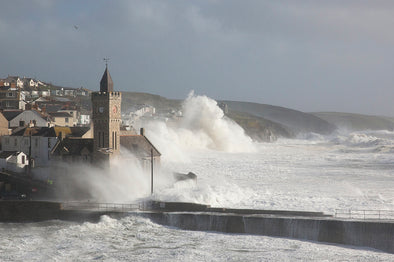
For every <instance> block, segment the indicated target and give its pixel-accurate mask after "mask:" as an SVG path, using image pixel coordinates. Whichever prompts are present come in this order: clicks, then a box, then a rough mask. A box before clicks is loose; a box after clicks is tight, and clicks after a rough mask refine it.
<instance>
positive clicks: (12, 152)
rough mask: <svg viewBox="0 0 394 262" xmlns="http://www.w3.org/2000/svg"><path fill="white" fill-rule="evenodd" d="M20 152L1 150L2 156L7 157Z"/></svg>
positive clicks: (0, 156)
mask: <svg viewBox="0 0 394 262" xmlns="http://www.w3.org/2000/svg"><path fill="white" fill-rule="evenodd" d="M17 153H18V151H3V152H0V158H2V159H5V158H8V157H10V156H12V155H16V154H17Z"/></svg>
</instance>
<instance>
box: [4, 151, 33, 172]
mask: <svg viewBox="0 0 394 262" xmlns="http://www.w3.org/2000/svg"><path fill="white" fill-rule="evenodd" d="M28 165H29V160H28V157H27V155H26V154H25V153H23V152H19V151H3V152H0V169H1V170H9V171H12V172H15V173H24V172H25V170H26V166H28Z"/></svg>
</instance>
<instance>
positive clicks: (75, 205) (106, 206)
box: [62, 201, 148, 212]
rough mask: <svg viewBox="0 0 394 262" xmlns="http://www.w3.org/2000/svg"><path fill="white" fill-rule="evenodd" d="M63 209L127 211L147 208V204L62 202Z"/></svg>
mask: <svg viewBox="0 0 394 262" xmlns="http://www.w3.org/2000/svg"><path fill="white" fill-rule="evenodd" d="M62 209H64V210H87V211H101V212H110V211H111V212H128V211H136V210H146V209H148V204H147V203H145V202H140V203H131V204H122V203H97V202H76V201H72V202H64V203H62Z"/></svg>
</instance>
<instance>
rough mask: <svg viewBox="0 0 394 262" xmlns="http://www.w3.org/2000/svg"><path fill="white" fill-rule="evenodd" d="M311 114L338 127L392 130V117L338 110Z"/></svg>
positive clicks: (353, 129)
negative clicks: (340, 111)
mask: <svg viewBox="0 0 394 262" xmlns="http://www.w3.org/2000/svg"><path fill="white" fill-rule="evenodd" d="M312 114H313V115H315V116H317V117H319V118H321V119H324V120H326V121H327V122H329V123H331V124H334V125H336V126H337V127H338V128H343V129H348V130H351V131H357V130H394V119H393V118H389V117H384V116H370V115H360V114H350V113H339V112H319V113H312Z"/></svg>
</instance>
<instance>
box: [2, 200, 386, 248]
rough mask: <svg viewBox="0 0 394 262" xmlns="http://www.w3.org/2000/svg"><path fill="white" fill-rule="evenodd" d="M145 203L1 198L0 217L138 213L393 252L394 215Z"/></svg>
mask: <svg viewBox="0 0 394 262" xmlns="http://www.w3.org/2000/svg"><path fill="white" fill-rule="evenodd" d="M89 206H90V207H91V206H92V205H91V203H90V205H89ZM79 207H80V206H79ZM141 207H144V208H143V209H144V210H137V211H136V210H134V211H130V210H128V211H126V210H124V211H119V210H105V211H102V210H93V209H91V208H89V209H81V208H79V209H64V208H63V205H62V203H58V202H47V201H0V222H35V221H44V220H54V219H59V220H69V221H79V222H84V221H91V222H92V221H93V222H95V221H99V220H100V217H101V216H102V215H108V216H111V217H114V218H121V217H124V216H129V215H139V216H143V217H147V218H149V219H151V220H152V221H153V222H156V223H158V224H161V225H167V226H172V227H177V228H180V229H185V230H200V231H215V232H224V233H233V234H251V235H264V236H273V237H284V238H293V239H300V240H309V241H316V242H325V243H333V244H342V245H352V246H359V247H369V248H375V249H378V250H381V251H385V252H388V253H394V221H383V220H375V221H373V220H349V219H336V218H333V217H331V216H327V215H325V214H323V213H320V212H303V211H286V210H252V209H224V208H210V207H209V206H206V205H198V204H190V203H163V202H152V203H150V204H149V205H145V204H144V205H140V208H141Z"/></svg>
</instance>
